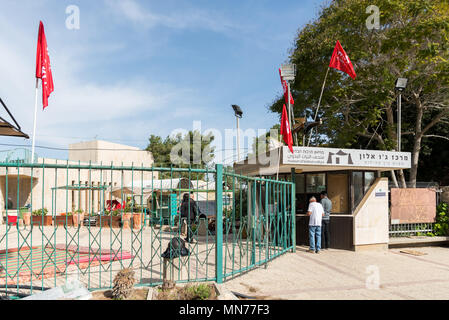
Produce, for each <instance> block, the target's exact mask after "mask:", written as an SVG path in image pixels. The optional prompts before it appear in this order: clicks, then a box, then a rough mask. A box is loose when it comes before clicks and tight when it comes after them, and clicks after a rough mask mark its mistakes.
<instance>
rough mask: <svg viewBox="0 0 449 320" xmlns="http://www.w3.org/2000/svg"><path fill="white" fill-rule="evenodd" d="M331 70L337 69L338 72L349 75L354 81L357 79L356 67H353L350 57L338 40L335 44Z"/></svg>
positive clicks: (330, 64) (330, 65)
mask: <svg viewBox="0 0 449 320" xmlns="http://www.w3.org/2000/svg"><path fill="white" fill-rule="evenodd" d="M329 67H330V68H335V69H337V70H340V71H343V72H345V73H347V74H348V75H349V76H350V77H351V78H352V79H355V77H356V74H355V71H354V67H353V66H352V63H351V60H349V57H348V55H347V54H346V52H345V50H343V47H342V46H341V44H340V41H338V40H337V43H336V44H335V48H334V52H333V53H332V58H331V62H330V63H329Z"/></svg>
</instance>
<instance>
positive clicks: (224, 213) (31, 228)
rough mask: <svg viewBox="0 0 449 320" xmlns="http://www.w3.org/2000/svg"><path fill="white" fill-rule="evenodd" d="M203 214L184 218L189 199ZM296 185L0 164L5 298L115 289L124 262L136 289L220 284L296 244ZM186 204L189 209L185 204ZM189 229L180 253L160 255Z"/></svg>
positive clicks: (152, 171)
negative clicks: (80, 288)
mask: <svg viewBox="0 0 449 320" xmlns="http://www.w3.org/2000/svg"><path fill="white" fill-rule="evenodd" d="M185 193H188V194H189V195H190V196H191V197H193V198H194V199H195V202H196V204H197V207H198V208H200V210H201V215H200V216H199V217H197V218H196V219H195V220H194V221H192V223H187V221H186V218H185V217H181V216H180V212H179V208H180V205H181V200H182V198H183V195H184V194H185ZM292 195H294V184H292V183H291V182H289V181H277V180H271V179H263V178H254V177H246V176H242V175H238V174H236V173H234V172H227V171H225V172H224V171H223V167H222V165H216V167H215V168H214V169H212V170H210V169H182V168H156V167H143V166H140V167H135V166H114V165H113V164H110V165H103V164H99V165H96V164H91V163H89V164H81V163H73V162H70V163H69V162H68V161H66V162H63V163H62V162H58V161H55V162H54V163H45V162H42V163H34V164H26V163H22V164H19V163H18V164H11V163H0V203H1V212H2V215H1V221H0V222H1V224H0V297H1V296H3V297H7V298H20V297H24V296H27V295H30V294H33V292H36V291H42V290H46V289H48V288H51V287H55V286H59V285H62V284H64V283H65V282H66V281H67V280H68V279H69V278H73V277H74V278H77V279H80V280H81V281H82V282H83V283H84V284H85V285H86V286H87V287H88V288H89V289H90V290H98V289H107V288H111V287H112V283H113V279H114V276H115V274H116V273H117V272H118V271H119V270H121V269H122V268H132V269H133V270H134V271H135V276H136V280H137V286H149V285H150V286H155V285H159V284H161V283H162V282H163V277H164V272H165V273H166V274H167V275H168V277H169V278H170V279H171V280H173V281H176V282H190V281H217V282H222V281H224V280H226V279H229V278H231V277H233V276H235V275H238V274H239V273H241V272H244V271H247V270H249V269H251V268H254V267H257V266H259V265H261V264H265V263H267V262H268V261H269V260H271V259H274V258H275V257H277V256H279V255H281V254H283V253H285V252H287V251H289V250H294V248H295V239H294V234H295V232H294V228H295V220H294V219H292V217H293V216H292V212H294V205H295V203H294V197H292ZM189 208H190V207H189ZM186 232H191V233H192V237H193V239H194V240H193V241H192V242H191V243H186V248H187V252H186V255H184V256H179V257H175V258H174V259H171V260H167V261H166V262H167V263H166V264H165V267H164V259H163V258H162V257H161V256H162V254H163V253H164V252H165V251H166V249H167V248H168V247H169V243H170V242H171V241H172V240H173V239H174V238H176V237H181V238H185V237H186Z"/></svg>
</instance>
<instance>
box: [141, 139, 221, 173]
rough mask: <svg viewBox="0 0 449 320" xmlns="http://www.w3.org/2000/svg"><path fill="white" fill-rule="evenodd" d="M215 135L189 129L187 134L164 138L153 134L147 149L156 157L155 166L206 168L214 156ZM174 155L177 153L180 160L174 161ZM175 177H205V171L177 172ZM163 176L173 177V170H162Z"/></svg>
mask: <svg viewBox="0 0 449 320" xmlns="http://www.w3.org/2000/svg"><path fill="white" fill-rule="evenodd" d="M213 140H214V136H213V135H212V134H208V135H202V134H201V133H200V132H199V131H196V130H195V131H189V132H188V133H187V134H185V135H182V134H177V135H175V136H167V137H166V138H165V139H164V140H162V138H161V137H160V136H156V135H153V134H152V135H151V136H150V138H149V144H148V146H147V148H146V150H148V151H150V152H151V153H152V155H153V158H154V166H158V167H173V168H192V169H205V168H209V167H210V166H211V163H212V160H213V158H214V148H215V147H212V146H211V143H212V141H213ZM173 155H177V156H178V157H177V159H178V160H179V161H180V162H176V161H175V162H174V161H173V160H174V158H173ZM175 175H176V176H173V178H180V177H185V178H188V177H189V176H190V178H191V179H204V177H205V174H204V173H197V172H190V175H189V172H182V173H178V172H177V173H175ZM160 176H161V178H170V177H172V174H171V172H161V175H160Z"/></svg>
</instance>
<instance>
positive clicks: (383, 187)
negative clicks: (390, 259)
mask: <svg viewBox="0 0 449 320" xmlns="http://www.w3.org/2000/svg"><path fill="white" fill-rule="evenodd" d="M376 194H377V195H376ZM388 241H389V238H388V178H377V179H376V181H375V182H374V183H373V185H372V186H371V187H370V189H369V190H368V192H367V193H366V194H365V196H364V198H363V200H362V201H361V202H360V205H359V206H358V207H357V209H356V211H355V213H354V245H355V246H360V245H369V244H388Z"/></svg>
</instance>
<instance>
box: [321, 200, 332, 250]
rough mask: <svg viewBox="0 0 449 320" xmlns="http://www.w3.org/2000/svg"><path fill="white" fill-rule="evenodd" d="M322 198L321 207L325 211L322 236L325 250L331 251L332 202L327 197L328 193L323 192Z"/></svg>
mask: <svg viewBox="0 0 449 320" xmlns="http://www.w3.org/2000/svg"><path fill="white" fill-rule="evenodd" d="M320 197H321V205H322V206H323V209H324V216H323V221H322V224H321V235H322V241H321V242H322V245H323V249H329V247H330V240H331V239H330V231H329V223H330V214H331V211H332V201H330V200H329V198H328V197H327V192H326V191H323V192H321V194H320Z"/></svg>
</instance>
